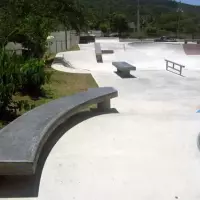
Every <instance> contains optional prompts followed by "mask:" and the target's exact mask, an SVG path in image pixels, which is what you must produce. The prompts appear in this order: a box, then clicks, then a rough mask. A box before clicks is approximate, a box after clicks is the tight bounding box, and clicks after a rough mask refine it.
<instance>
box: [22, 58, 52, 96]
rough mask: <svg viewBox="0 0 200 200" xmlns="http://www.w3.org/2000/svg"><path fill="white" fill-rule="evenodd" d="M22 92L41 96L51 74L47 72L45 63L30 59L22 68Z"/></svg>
mask: <svg viewBox="0 0 200 200" xmlns="http://www.w3.org/2000/svg"><path fill="white" fill-rule="evenodd" d="M20 76H21V92H23V93H27V94H30V95H37V96H38V95H39V94H40V92H41V88H42V86H43V85H44V84H45V83H47V82H49V80H50V76H51V74H50V73H49V72H46V71H45V62H44V61H43V60H38V59H30V60H28V61H25V63H24V64H23V65H22V66H21V67H20Z"/></svg>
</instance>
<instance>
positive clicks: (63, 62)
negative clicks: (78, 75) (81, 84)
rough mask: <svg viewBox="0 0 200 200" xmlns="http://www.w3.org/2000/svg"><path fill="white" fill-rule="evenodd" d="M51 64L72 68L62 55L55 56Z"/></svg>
mask: <svg viewBox="0 0 200 200" xmlns="http://www.w3.org/2000/svg"><path fill="white" fill-rule="evenodd" d="M52 64H61V65H64V66H65V67H70V68H73V67H72V66H71V64H70V63H69V62H68V61H66V60H65V59H64V58H63V57H55V58H54V61H53V63H52Z"/></svg>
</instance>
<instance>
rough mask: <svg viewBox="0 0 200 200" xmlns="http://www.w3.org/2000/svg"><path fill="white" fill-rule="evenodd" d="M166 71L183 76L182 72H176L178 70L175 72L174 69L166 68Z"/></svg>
mask: <svg viewBox="0 0 200 200" xmlns="http://www.w3.org/2000/svg"><path fill="white" fill-rule="evenodd" d="M166 71H168V72H171V73H173V74H176V75H179V76H181V77H185V76H183V75H182V74H181V75H180V73H178V72H176V71H173V70H169V69H166Z"/></svg>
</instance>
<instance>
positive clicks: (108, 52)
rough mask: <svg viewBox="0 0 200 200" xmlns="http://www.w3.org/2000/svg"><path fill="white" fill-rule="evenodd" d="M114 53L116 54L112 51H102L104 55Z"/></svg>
mask: <svg viewBox="0 0 200 200" xmlns="http://www.w3.org/2000/svg"><path fill="white" fill-rule="evenodd" d="M113 53H114V51H113V50H110V49H105V50H102V54H113Z"/></svg>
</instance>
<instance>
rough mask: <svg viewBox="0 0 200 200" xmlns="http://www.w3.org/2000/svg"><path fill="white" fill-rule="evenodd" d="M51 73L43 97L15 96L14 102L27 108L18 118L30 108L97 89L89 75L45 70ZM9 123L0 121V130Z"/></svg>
mask: <svg viewBox="0 0 200 200" xmlns="http://www.w3.org/2000/svg"><path fill="white" fill-rule="evenodd" d="M47 70H48V71H49V72H52V77H51V81H50V83H49V84H46V85H44V87H43V89H44V96H43V97H38V98H35V99H33V98H31V97H30V96H23V95H21V94H20V93H19V94H16V95H15V96H14V97H13V99H14V101H17V102H19V101H24V102H27V103H28V105H29V106H28V107H27V108H25V109H22V110H21V111H20V112H19V113H18V114H19V116H20V115H22V114H23V113H25V112H27V111H28V110H30V109H31V108H34V107H37V106H40V105H42V104H45V103H48V102H50V101H52V100H54V99H58V98H60V97H64V96H69V95H73V94H75V93H78V92H82V91H86V90H87V89H88V88H95V87H98V85H97V83H96V82H95V80H94V79H93V77H92V76H91V75H90V74H71V73H64V72H59V71H56V70H53V69H47ZM11 121H12V120H11ZM7 123H9V121H0V128H1V127H3V126H4V125H6V124H7Z"/></svg>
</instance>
